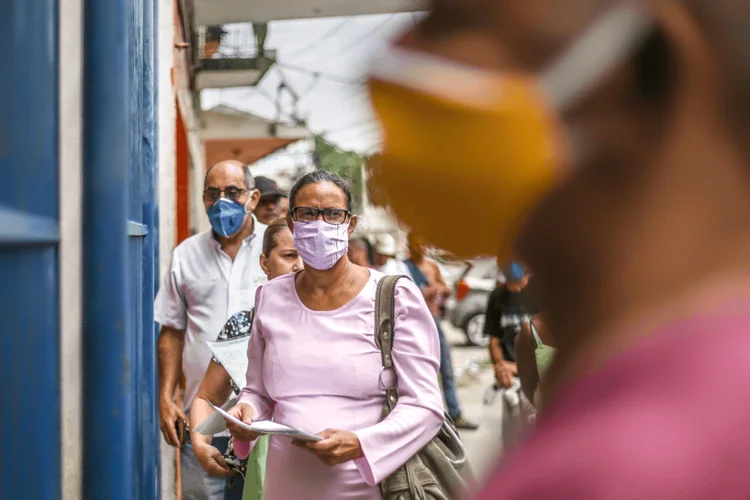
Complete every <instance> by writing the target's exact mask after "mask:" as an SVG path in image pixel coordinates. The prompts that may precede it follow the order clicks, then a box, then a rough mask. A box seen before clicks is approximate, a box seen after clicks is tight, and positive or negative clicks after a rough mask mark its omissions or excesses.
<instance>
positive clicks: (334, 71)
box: [202, 13, 422, 170]
mask: <svg viewBox="0 0 750 500" xmlns="http://www.w3.org/2000/svg"><path fill="white" fill-rule="evenodd" d="M421 15H422V14H419V13H400V14H383V15H370V16H353V17H335V18H325V19H305V20H291V21H274V22H271V23H269V26H268V36H267V38H266V43H265V48H266V50H274V49H275V50H276V51H277V54H276V60H277V63H278V64H276V65H274V66H273V67H272V68H271V69H270V70H269V72H268V73H267V74H266V75H265V76H264V77H263V79H262V80H261V83H260V84H259V85H258V88H257V89H256V88H253V87H248V88H234V89H210V90H205V91H203V94H202V105H203V108H204V109H209V108H211V107H213V106H216V105H218V104H226V105H229V106H232V107H235V108H238V109H241V110H243V111H248V112H250V113H253V114H256V115H258V116H262V117H266V118H270V119H275V118H276V114H277V113H276V105H275V99H276V93H277V89H278V86H279V84H280V83H282V82H284V83H286V85H287V86H289V87H291V88H292V89H294V92H295V93H296V94H297V95H299V100H298V108H297V113H296V114H297V116H299V117H301V118H303V119H305V120H306V122H307V125H308V127H309V129H310V130H311V131H312V132H313V133H316V134H317V133H324V134H325V138H326V139H327V140H329V141H331V142H333V143H334V144H337V145H338V146H339V147H341V148H343V149H347V150H353V151H358V152H361V153H370V152H373V151H376V150H377V149H378V148H379V146H380V140H381V137H380V132H379V129H378V126H377V122H376V121H375V119H374V116H373V114H372V110H371V108H370V105H369V101H368V98H367V93H366V89H365V87H364V86H363V85H362V83H361V81H362V79H363V77H364V76H365V75H366V73H367V69H368V67H369V64H370V62H371V60H372V59H373V58H374V57H375V56H377V55H378V54H379V52H380V51H381V50H382V49H383V47H384V46H385V44H386V43H387V42H388V41H389V40H390V39H392V38H393V37H394V36H396V35H398V34H399V33H401V32H402V31H403V30H405V29H407V28H409V27H410V26H412V25H413V24H414V23H415V21H416V20H418V19H419V18H420V17H421ZM225 29H227V31H228V34H227V35H226V37H225V39H224V41H223V42H222V49H221V50H222V52H228V53H232V52H233V53H234V54H246V55H247V56H251V55H253V54H254V53H255V50H256V47H255V42H254V38H253V36H252V30H251V28H250V27H249V26H248V25H227V26H225ZM227 55H229V54H227ZM316 73H317V74H318V76H316ZM282 108H284V111H285V115H287V118H288V116H289V115H290V114H292V99H291V98H290V97H289V96H288V95H286V94H282ZM310 147H311V144H310V143H309V141H305V142H301V143H297V144H295V145H292V146H290V147H288V148H286V150H283V151H281V152H279V153H276V154H275V155H272V156H271V157H268V158H266V159H264V160H262V161H261V162H259V163H258V166H259V167H260V168H261V169H263V170H265V169H268V170H275V169H276V168H284V167H288V168H292V167H293V166H296V165H299V164H300V163H304V162H307V161H309V152H310Z"/></svg>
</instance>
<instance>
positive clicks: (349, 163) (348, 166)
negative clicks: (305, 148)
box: [315, 135, 365, 213]
mask: <svg viewBox="0 0 750 500" xmlns="http://www.w3.org/2000/svg"><path fill="white" fill-rule="evenodd" d="M315 154H316V155H317V157H318V159H319V161H320V167H321V168H323V169H325V170H328V171H329V172H333V173H335V174H338V175H340V176H341V177H343V178H344V179H346V180H347V182H349V186H350V187H351V190H352V197H353V198H354V210H355V212H357V213H361V211H362V193H363V190H364V185H363V178H362V164H363V163H364V161H365V158H364V157H363V156H360V155H359V154H357V153H355V152H353V151H343V150H342V149H339V148H338V147H337V146H336V145H334V144H331V143H330V142H328V141H326V140H325V139H323V137H321V136H319V135H316V136H315Z"/></svg>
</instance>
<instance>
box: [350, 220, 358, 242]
mask: <svg viewBox="0 0 750 500" xmlns="http://www.w3.org/2000/svg"><path fill="white" fill-rule="evenodd" d="M358 221H359V217H357V216H356V215H352V218H351V220H349V237H350V238H351V236H352V233H353V232H354V230H355V229H356V228H357V222H358Z"/></svg>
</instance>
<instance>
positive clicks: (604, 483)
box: [478, 300, 750, 500]
mask: <svg viewBox="0 0 750 500" xmlns="http://www.w3.org/2000/svg"><path fill="white" fill-rule="evenodd" d="M749 387H750V300H742V303H741V304H740V306H739V307H738V306H737V304H733V305H732V307H729V308H722V311H721V312H718V311H717V312H714V313H712V314H709V315H703V316H699V317H694V318H691V319H686V320H683V321H680V322H676V323H673V324H671V325H669V326H667V327H665V328H663V329H661V330H660V331H658V332H656V333H654V334H652V335H651V336H650V337H648V338H647V339H645V340H644V341H642V343H641V344H640V345H638V346H637V347H636V348H634V349H632V350H631V351H629V352H627V353H624V354H622V355H621V356H620V357H618V358H617V359H614V360H612V361H611V362H610V363H609V364H608V365H607V366H606V367H605V368H603V369H602V370H601V371H600V372H598V373H595V374H593V375H591V376H588V377H587V378H586V379H584V380H581V381H580V382H579V383H578V384H576V385H575V386H573V387H571V388H570V389H569V390H568V391H567V392H566V393H563V394H560V397H559V398H558V399H557V400H556V401H554V402H553V404H552V405H551V406H550V407H549V408H548V413H547V414H546V415H545V418H544V419H542V420H541V421H540V423H539V427H538V429H537V432H536V434H535V435H534V437H532V438H531V439H530V441H528V442H527V443H525V444H524V445H522V446H521V447H520V448H519V449H518V450H517V451H516V452H515V453H514V454H513V455H511V456H510V457H508V459H507V461H506V462H505V464H504V465H501V466H500V467H499V468H498V470H497V472H496V474H495V475H494V476H493V477H492V479H491V480H490V481H489V483H488V484H487V485H486V487H485V489H484V491H483V492H481V493H480V494H479V496H478V498H479V499H480V500H485V499H487V500H489V499H498V498H502V499H503V500H534V499H540V500H541V499H550V498H554V499H558V500H567V499H570V500H574V499H575V500H589V499H592V500H593V499H596V500H600V499H606V500H625V499H628V500H631V499H639V500H648V499H653V500H657V499H658V500H662V499H681V500H692V499H695V500H704V499H707V498H708V499H711V498H713V499H721V500H733V499H738V500H739V499H747V498H749V497H750V473H749V472H748V471H750V391H748V388H749Z"/></svg>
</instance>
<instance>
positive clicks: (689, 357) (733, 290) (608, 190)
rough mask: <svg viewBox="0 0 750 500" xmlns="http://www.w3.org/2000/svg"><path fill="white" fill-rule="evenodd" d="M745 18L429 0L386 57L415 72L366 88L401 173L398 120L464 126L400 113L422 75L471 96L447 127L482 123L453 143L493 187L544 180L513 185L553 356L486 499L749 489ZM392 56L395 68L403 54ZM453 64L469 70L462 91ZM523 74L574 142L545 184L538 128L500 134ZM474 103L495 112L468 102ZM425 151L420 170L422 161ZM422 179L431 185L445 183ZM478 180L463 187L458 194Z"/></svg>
mask: <svg viewBox="0 0 750 500" xmlns="http://www.w3.org/2000/svg"><path fill="white" fill-rule="evenodd" d="M613 9H615V10H613ZM749 25H750V3H749V2H745V1H734V0H713V1H705V0H682V1H669V0H664V1H656V0H654V1H641V2H635V1H633V2H626V1H603V0H555V1H554V2H550V1H542V0H522V1H521V0H517V1H511V0H509V1H505V2H461V1H458V0H437V1H436V2H435V9H434V12H432V13H431V14H430V15H429V16H428V17H427V18H426V20H425V21H423V22H422V23H421V24H420V25H419V26H417V27H415V28H414V29H413V30H412V31H411V33H409V34H407V35H406V36H405V37H404V38H403V39H402V40H401V42H400V44H401V46H402V48H404V49H405V50H408V51H409V52H408V55H407V56H405V59H409V60H410V63H409V64H408V65H406V64H404V65H400V66H399V68H392V67H391V68H390V69H394V71H388V69H389V68H386V69H383V70H382V71H381V72H380V76H379V78H381V80H385V79H386V78H389V79H390V80H391V81H394V80H396V79H399V78H400V76H399V71H396V69H398V70H400V69H402V68H413V69H412V70H408V69H407V70H406V71H407V74H406V75H404V76H403V78H402V80H403V81H404V83H403V84H402V85H400V86H398V88H397V89H396V88H395V87H393V86H391V87H387V86H385V85H381V87H380V89H379V90H378V89H375V87H373V88H374V91H373V92H374V93H373V95H375V91H377V92H378V95H377V99H376V110H378V112H379V113H380V114H381V116H380V118H381V122H382V123H384V127H385V136H386V139H385V144H386V150H385V151H384V154H383V170H384V171H385V170H386V168H389V169H390V173H389V175H392V176H394V177H395V176H397V175H403V176H405V175H407V173H405V172H404V168H402V169H400V170H399V169H397V168H395V167H397V166H399V164H400V165H401V166H404V165H407V164H409V163H408V162H409V158H408V157H407V156H405V155H402V154H401V150H400V149H398V148H396V149H394V148H393V147H392V146H394V143H393V140H394V139H393V138H394V137H397V135H398V134H397V133H396V130H400V131H401V132H402V133H403V134H406V133H407V131H408V132H410V133H414V134H415V135H416V134H417V131H419V130H423V134H424V139H425V144H429V146H430V147H429V148H428V147H425V153H424V154H425V155H426V154H428V153H429V154H431V153H430V151H429V150H430V148H433V147H436V148H438V150H437V151H436V154H440V153H442V152H443V151H442V150H441V149H440V147H441V146H440V144H441V140H443V139H444V138H445V137H448V134H447V133H445V134H436V133H435V130H434V129H435V127H443V128H440V129H439V131H442V132H445V131H447V130H448V127H452V122H451V121H447V120H444V119H443V120H441V119H440V117H441V116H443V115H440V113H443V112H444V111H446V110H447V109H450V110H452V111H456V110H458V109H459V107H458V106H456V107H453V108H450V107H449V106H447V105H446V106H444V107H437V106H433V107H432V108H430V109H432V110H433V111H434V112H433V113H431V114H430V115H429V116H427V117H426V118H425V121H424V122H419V123H420V125H422V124H423V123H426V120H427V119H429V120H430V123H434V125H433V126H432V127H427V128H424V127H421V126H420V127H416V126H415V127H413V128H409V125H408V124H409V122H408V121H407V120H411V119H414V120H418V118H419V116H423V115H424V113H422V114H421V115H420V114H419V113H416V112H415V113H410V114H408V116H406V112H407V110H406V109H405V108H408V107H409V106H411V105H412V102H410V101H406V100H402V99H392V100H391V99H390V98H391V97H394V96H400V94H397V93H398V92H400V91H402V90H403V89H406V88H410V89H412V91H414V89H417V90H418V91H420V92H422V93H421V94H420V95H422V96H424V95H426V93H427V92H429V93H430V95H432V96H435V95H438V94H439V95H440V96H446V95H451V96H455V95H456V94H461V96H460V98H461V102H462V103H464V104H462V107H460V111H456V112H457V113H458V112H461V113H463V112H465V114H464V115H463V117H464V118H466V119H465V120H463V121H460V122H459V123H457V124H456V128H459V127H460V128H466V130H467V134H469V133H471V134H472V135H473V136H475V137H476V139H475V142H474V143H470V144H462V143H461V142H458V139H462V138H463V137H459V138H458V139H457V141H456V142H455V143H454V144H453V146H454V147H455V148H456V149H457V150H459V151H460V152H461V153H464V154H470V155H472V160H476V159H477V158H479V159H481V160H482V162H484V163H481V164H482V166H483V168H484V167H486V168H487V170H486V172H487V175H488V176H492V177H487V182H488V183H489V184H490V187H491V188H492V189H498V188H500V187H502V186H501V184H500V182H499V180H498V179H503V180H504V181H506V182H505V186H508V185H509V184H508V183H509V182H510V181H513V182H516V181H518V182H516V184H514V187H522V186H526V187H529V188H530V189H531V191H529V192H527V193H523V192H521V191H516V190H512V189H511V190H508V191H507V194H509V195H512V196H514V198H513V200H510V201H508V202H507V203H508V204H509V203H511V202H515V203H516V204H518V200H519V198H522V199H523V203H522V206H519V210H518V211H516V212H515V213H516V214H518V215H524V216H530V217H529V218H528V220H527V221H526V224H525V226H524V228H523V229H522V230H521V231H520V237H519V239H518V242H517V249H518V251H519V255H520V256H521V257H522V258H523V259H524V260H525V261H526V262H528V264H529V266H530V267H531V268H532V269H534V278H535V280H538V281H539V282H540V283H541V284H543V286H542V287H540V290H539V291H540V298H541V302H542V307H543V308H544V313H545V320H546V323H547V324H548V325H549V329H550V332H552V333H553V334H554V340H555V346H556V348H557V355H556V359H555V361H554V362H553V365H552V366H551V367H550V371H549V378H548V380H549V381H550V385H549V390H548V391H546V392H545V393H544V394H543V396H544V399H545V400H546V401H545V402H544V403H545V407H544V414H543V415H542V417H541V418H540V419H539V421H538V425H537V429H536V432H535V435H534V436H533V437H532V438H531V439H530V440H529V441H527V442H525V443H524V445H523V446H521V447H520V448H518V449H517V450H516V452H515V453H514V454H513V455H512V456H511V457H509V459H508V460H507V461H506V462H505V463H504V464H502V465H501V467H500V468H499V469H498V470H497V471H496V473H495V474H494V475H493V476H492V478H491V479H490V481H489V483H488V484H487V485H486V487H485V489H484V491H483V492H482V493H480V494H479V496H478V498H480V499H494V498H503V499H507V500H521V499H523V500H526V499H529V498H533V499H546V498H556V499H607V500H619V499H633V498H638V499H664V498H670V499H671V498H675V499H677V498H679V499H696V500H698V499H705V498H721V499H722V500H727V499H744V498H747V495H748V491H750V475H748V474H747V463H748V459H750V426H748V424H747V422H748V418H750V399H748V398H747V397H746V396H745V393H746V392H747V391H746V388H747V380H749V379H750V336H748V333H747V332H748V329H749V328H750V260H748V255H750V224H749V223H748V222H749V221H750V147H749V145H750V58H748V56H747V54H748V52H747V47H748V46H749V44H750V39H749V37H750V30H748V28H747V27H748V26H749ZM425 52H427V53H428V54H429V55H430V56H432V57H427V58H423V57H422V54H423V53H425ZM391 56H392V54H389V55H388V58H386V59H389V60H390V63H384V64H391V63H394V62H395V59H394V58H392V57H391ZM412 56H413V57H412ZM435 58H438V59H437V61H438V62H437V63H435V64H442V65H444V66H447V67H450V68H451V71H452V72H451V74H450V75H451V78H448V79H441V78H436V77H435V76H434V75H435V73H434V72H429V71H428V72H426V73H427V74H429V75H431V76H430V78H429V79H427V78H421V79H420V78H419V77H418V76H417V75H419V74H420V73H419V71H420V70H421V69H423V67H424V66H425V65H428V66H429V65H431V64H432V62H434V61H436V59H435ZM426 60H429V61H431V62H425V64H422V62H424V61H426ZM442 61H446V62H445V63H443V62H442ZM401 62H403V61H401ZM461 65H464V66H461ZM420 66H422V67H420ZM453 70H455V71H453ZM467 73H468V74H470V75H471V78H468V77H467V78H464V77H465V76H466V75H467ZM421 74H425V73H424V72H422V73H421ZM513 77H518V78H513ZM410 78H411V80H409V79H410ZM407 80H409V81H410V82H411V83H407V82H406V81H407ZM428 80H429V81H428ZM456 81H461V82H463V83H465V84H466V85H464V86H463V87H462V88H461V89H460V90H455V91H454V87H453V84H454V83H455V82H456ZM500 82H502V85H501V84H500ZM496 84H497V85H496ZM437 87H439V88H437ZM534 87H536V90H534V91H532V90H531V89H532V88H534ZM425 89H427V90H425ZM500 89H505V91H500ZM537 90H538V91H539V92H538V93H536V94H534V92H535V91H537ZM389 92H391V93H389ZM524 92H528V93H529V94H530V95H535V96H540V97H541V99H542V100H540V101H538V102H545V103H546V105H543V106H546V108H547V113H548V115H544V114H543V113H539V115H537V116H554V115H552V112H555V113H556V114H557V115H558V116H559V117H560V118H561V119H562V121H561V123H560V124H559V127H560V128H559V131H560V136H559V137H560V138H561V139H566V140H567V144H568V145H569V152H568V158H569V161H566V162H562V163H558V164H557V165H556V167H555V168H556V170H555V171H552V172H551V174H550V175H551V176H550V177H546V180H544V181H540V180H539V179H538V178H536V177H534V179H535V180H531V177H526V178H519V177H518V176H523V175H527V174H529V171H528V170H525V168H526V166H527V163H523V164H521V162H520V160H525V159H528V157H527V156H524V155H525V154H531V153H532V152H533V151H529V150H527V149H523V148H524V147H525V148H528V147H529V146H535V145H536V144H537V143H536V142H535V141H533V140H532V141H530V142H524V141H519V142H514V141H509V140H506V138H508V137H509V134H510V135H512V134H514V133H515V132H520V131H522V130H523V131H524V133H526V132H529V131H530V130H531V129H532V128H533V127H531V125H529V123H530V122H531V121H525V122H524V120H525V119H527V118H529V117H530V116H531V115H530V113H531V111H533V110H536V111H539V109H538V108H534V107H533V106H534V104H533V102H536V101H534V100H526V101H523V105H521V104H519V103H520V102H521V101H520V100H516V99H515V98H516V97H518V98H519V99H525V97H523V96H524V95H527V94H524ZM509 93H510V94H512V96H511V97H512V98H509V99H508V100H503V99H504V98H505V97H506V96H508V95H509ZM519 96H521V97H519ZM441 98H442V97H441ZM451 99H452V100H455V98H454V97H451ZM543 99H546V101H545V100H543ZM435 100H436V99H431V98H429V97H424V98H423V99H422V100H421V101H415V102H413V104H414V105H420V106H424V107H429V106H432V105H433V104H435ZM511 101H512V102H511ZM396 102H397V103H399V105H400V109H399V107H397V106H395V105H392V104H394V103H396ZM440 104H442V101H441V103H440ZM483 106H484V108H482V109H484V110H485V111H486V112H484V113H482V112H472V111H471V110H476V109H477V107H483ZM514 106H515V107H514ZM420 109H421V108H420ZM524 110H525V111H524ZM422 111H424V110H423V109H422ZM526 111H529V113H527V112H526ZM388 113H390V116H386V117H385V118H383V116H382V115H384V114H388ZM469 116H471V117H472V118H471V119H470V118H469ZM443 117H444V116H443ZM495 118H497V119H495ZM516 118H519V120H516ZM396 121H398V123H399V125H401V126H400V127H397V126H395V124H396ZM551 121H554V120H551ZM453 123H455V121H454V122H453ZM451 130H453V129H451ZM531 131H532V132H534V133H536V132H538V130H536V129H534V130H531ZM489 138H491V141H490V139H489ZM523 138H525V139H531V138H532V135H531V133H530V134H529V135H524V136H523ZM408 139H409V138H408V137H406V138H404V140H405V141H407V140H408ZM430 139H432V142H431V141H430ZM480 141H487V142H484V143H481V142H480ZM408 143H409V144H413V145H415V144H416V145H418V144H419V143H418V142H416V141H414V140H408ZM389 144H390V145H391V146H389ZM514 144H518V145H519V149H512V148H513V147H514ZM395 146H401V144H400V143H396V144H395ZM469 146H476V147H471V148H470V147H469ZM388 147H391V149H390V150H388ZM508 148H510V150H511V151H512V152H513V155H516V156H513V155H510V156H508V155H506V153H507V152H508V150H509V149H508ZM411 153H412V155H413V156H411V158H418V159H420V160H423V159H424V158H422V157H420V156H419V155H422V154H423V153H422V152H421V151H414V150H412V152H411ZM447 153H448V154H450V151H448V152H447ZM449 159H450V158H449ZM511 160H514V161H511ZM515 160H519V161H515ZM389 162H390V163H389ZM414 163H415V165H414V166H413V167H412V166H411V165H410V164H409V165H410V171H409V172H408V175H415V173H417V172H419V170H418V167H417V164H424V162H422V161H419V162H416V161H415V162H414ZM467 164H470V162H468V161H467V162H464V164H462V168H465V167H464V166H463V165H467ZM490 164H494V165H495V170H491V169H490ZM533 164H534V165H539V164H538V163H533ZM511 166H512V167H513V168H515V170H513V169H511ZM545 168H547V167H545ZM540 171H541V170H537V171H536V173H539V172H540ZM461 175H465V174H464V172H463V171H462V172H461ZM529 175H531V174H529ZM533 175H536V174H533ZM435 177H436V178H440V176H439V175H437V174H436V175H435ZM493 179H494V181H493ZM385 180H388V179H385ZM435 182H437V181H435ZM383 183H384V184H386V182H384V181H383ZM552 183H554V185H555V187H554V188H550V186H551V185H552ZM387 184H388V186H389V187H390V188H391V189H394V190H396V191H394V194H400V195H401V196H402V198H401V200H406V199H407V195H408V196H409V197H411V199H412V200H414V198H418V197H419V196H420V194H419V193H414V192H413V189H414V186H413V185H412V186H410V192H408V193H406V192H405V191H404V192H403V193H398V191H397V189H398V188H397V187H395V186H397V184H396V183H395V182H388V183H387ZM418 187H419V188H420V189H424V191H425V196H426V193H427V192H428V190H429V188H431V187H432V185H431V184H430V183H429V180H428V182H427V183H426V184H425V185H424V186H418ZM454 189H456V188H455V184H454ZM526 194H528V196H526ZM430 195H431V196H434V197H438V198H439V197H440V196H441V195H442V193H440V192H437V193H436V192H430ZM390 196H391V200H392V204H394V205H399V200H396V202H394V201H393V200H394V199H395V198H396V197H395V196H394V195H390ZM466 196H468V192H464V191H457V197H461V200H460V201H463V198H464V197H466ZM471 196H473V197H474V198H482V200H483V202H485V203H487V204H488V205H489V204H490V203H496V204H499V203H504V202H503V201H501V200H503V199H504V198H505V196H506V192H504V191H496V195H495V200H494V201H493V199H492V198H491V197H490V196H484V194H482V195H481V196H480V195H478V194H477V192H476V190H475V191H473V192H471ZM508 204H506V205H505V206H509V205H508ZM414 206H415V207H419V203H418V202H414ZM404 207H406V204H405V202H404V203H401V204H400V205H399V206H394V209H395V210H396V213H397V214H399V216H400V217H403V218H404V220H405V222H406V223H407V224H410V225H411V226H412V227H414V226H417V225H419V223H420V221H427V222H429V221H428V219H426V218H422V219H419V218H418V217H417V215H416V214H414V213H411V214H410V213H409V212H408V210H407V209H406V208H404ZM532 207H533V208H532ZM424 212H427V210H426V209H425V210H424ZM502 217H505V215H503V213H500V212H497V213H492V214H491V215H490V218H491V219H492V220H488V221H486V224H485V228H486V229H487V228H489V229H496V232H495V233H494V235H495V237H496V238H497V241H496V243H497V244H498V245H500V244H507V240H508V239H509V237H510V236H511V235H512V234H514V233H513V228H514V226H513V224H515V222H514V221H515V219H514V220H513V221H506V222H507V223H506V224H505V225H504V226H503V227H499V226H496V225H490V224H489V222H492V224H497V223H498V222H500V221H501V218H502ZM440 222H441V224H442V227H443V228H445V221H442V220H441V221H440ZM422 225H426V222H425V223H424V224H422ZM425 229H426V228H420V232H422V231H424V230H425ZM458 229H460V228H458ZM516 229H517V228H516ZM438 230H439V227H438V226H437V223H436V224H435V225H434V227H433V230H432V231H431V232H430V236H431V241H434V242H435V243H436V244H439V242H438V241H435V240H438V239H439V238H440V233H439V232H438ZM506 230H507V231H506ZM433 235H434V236H433ZM451 236H455V233H454V232H452V233H451ZM459 241H460V242H462V243H463V242H464V240H459ZM487 241H488V242H489V239H488V240H487ZM466 243H472V242H471V241H468V242H466ZM440 246H443V245H440ZM489 247H490V245H489V243H487V245H486V248H488V250H487V252H490V251H491V250H490V249H489ZM446 248H447V249H450V248H448V246H447V245H446ZM466 249H467V250H468V249H469V248H468V246H467V247H466ZM482 250H483V251H484V248H483V249H482ZM707 355H709V356H710V359H711V362H710V366H708V367H706V356H707ZM702 367H705V368H702Z"/></svg>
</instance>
